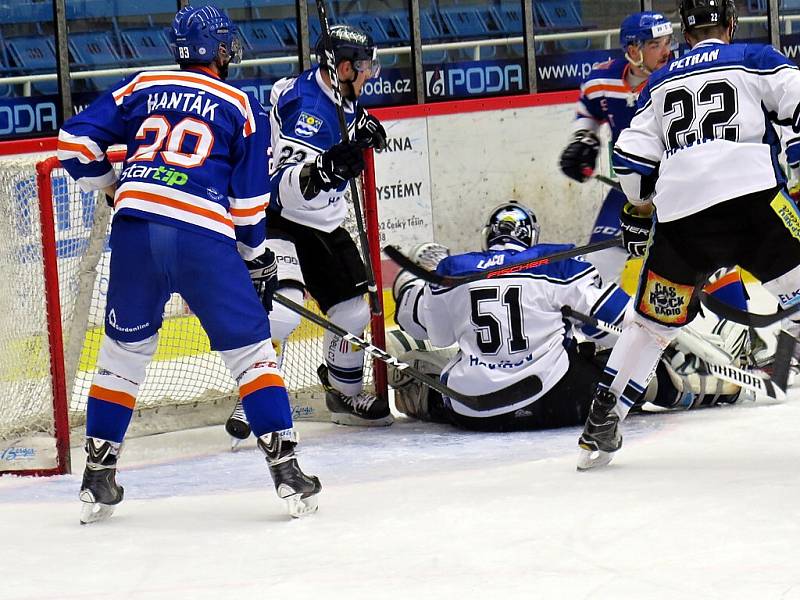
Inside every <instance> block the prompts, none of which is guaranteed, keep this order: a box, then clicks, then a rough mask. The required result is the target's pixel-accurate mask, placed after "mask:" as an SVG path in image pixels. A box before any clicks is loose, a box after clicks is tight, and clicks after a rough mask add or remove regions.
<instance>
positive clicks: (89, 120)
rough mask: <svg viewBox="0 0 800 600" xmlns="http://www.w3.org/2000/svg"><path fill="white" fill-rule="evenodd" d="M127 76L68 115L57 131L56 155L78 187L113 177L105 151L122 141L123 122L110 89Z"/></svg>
mask: <svg viewBox="0 0 800 600" xmlns="http://www.w3.org/2000/svg"><path fill="white" fill-rule="evenodd" d="M127 83H128V80H126V81H124V82H122V83H121V84H119V85H118V86H116V87H115V88H113V89H111V90H108V91H107V92H105V93H104V94H103V95H102V96H100V97H99V98H98V99H97V100H95V101H94V102H92V103H91V104H90V105H89V106H87V107H86V108H85V109H84V110H83V111H81V112H80V113H78V114H77V115H75V116H74V117H71V118H70V119H68V120H67V121H66V122H65V123H64V125H63V126H62V127H61V131H59V132H58V159H59V160H60V161H61V164H62V165H63V167H64V169H65V170H66V171H67V173H69V174H70V176H71V177H72V178H73V179H75V180H76V181H77V182H78V185H79V186H80V187H81V189H82V190H84V191H86V192H91V191H94V190H98V189H101V188H104V187H107V186H109V185H111V184H113V183H114V182H115V181H116V180H117V176H116V174H115V173H114V168H113V167H112V166H111V163H110V162H109V160H108V158H107V156H106V152H107V150H108V147H109V146H111V145H113V144H124V143H126V141H127V140H126V139H125V122H124V120H123V115H122V110H121V107H120V106H119V105H117V103H116V102H115V101H114V96H113V93H114V91H116V90H117V89H120V88H122V87H124V86H125V85H127Z"/></svg>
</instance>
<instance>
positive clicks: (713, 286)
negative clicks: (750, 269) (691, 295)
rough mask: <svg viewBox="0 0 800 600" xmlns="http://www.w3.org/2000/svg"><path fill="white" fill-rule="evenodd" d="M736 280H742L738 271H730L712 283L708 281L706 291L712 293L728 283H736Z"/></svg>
mask: <svg viewBox="0 0 800 600" xmlns="http://www.w3.org/2000/svg"><path fill="white" fill-rule="evenodd" d="M737 281H739V282H741V281H742V276H741V274H740V273H739V271H731V272H730V273H728V274H727V275H724V276H722V277H720V278H719V279H717V280H716V281H715V282H714V283H709V284H708V285H707V286H706V287H705V288H703V289H704V290H705V292H706V293H708V294H713V293H714V292H716V291H717V290H720V289H722V288H724V287H725V286H726V285H730V284H732V283H736V282H737Z"/></svg>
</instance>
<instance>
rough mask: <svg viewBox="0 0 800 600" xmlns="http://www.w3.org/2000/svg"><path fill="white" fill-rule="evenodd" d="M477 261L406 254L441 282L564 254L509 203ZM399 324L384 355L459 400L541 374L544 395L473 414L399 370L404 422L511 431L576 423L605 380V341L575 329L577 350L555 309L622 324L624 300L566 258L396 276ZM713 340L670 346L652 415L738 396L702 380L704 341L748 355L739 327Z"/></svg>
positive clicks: (486, 234)
mask: <svg viewBox="0 0 800 600" xmlns="http://www.w3.org/2000/svg"><path fill="white" fill-rule="evenodd" d="M482 237H483V239H482V242H483V248H484V250H483V251H482V252H470V253H467V254H461V255H454V256H451V255H450V253H449V251H448V250H447V248H445V247H443V246H441V245H438V244H434V243H428V244H422V245H421V246H418V247H417V248H416V249H415V251H414V256H413V258H415V260H416V261H417V262H418V264H420V265H422V266H424V267H425V268H428V269H436V270H437V272H438V273H440V274H447V275H466V274H470V273H476V272H480V270H481V269H484V268H486V267H490V266H496V265H498V264H511V263H512V262H524V261H525V260H529V259H532V258H535V257H539V256H546V255H548V254H552V253H553V252H554V251H558V250H562V249H564V248H565V246H563V245H552V244H539V243H538V237H539V224H538V223H537V221H536V217H535V216H534V214H533V212H532V211H531V210H530V209H528V208H526V207H524V206H522V205H521V204H517V203H513V202H510V203H506V204H502V205H500V206H498V207H497V208H495V209H494V210H493V211H492V212H491V213H490V215H489V218H488V220H487V223H486V225H485V227H484V228H483V231H482ZM393 294H394V296H395V301H396V304H397V312H396V316H395V318H396V320H397V323H398V324H399V325H400V326H401V327H402V329H403V331H391V332H389V333H388V336H387V344H388V350H389V351H390V352H391V353H393V354H396V355H399V357H400V359H401V360H403V361H406V362H410V363H411V364H413V365H414V366H415V368H417V369H419V370H421V371H423V372H426V373H428V374H430V375H435V376H441V379H442V381H443V382H444V383H446V384H447V385H448V386H450V387H451V388H453V389H455V390H457V391H464V392H467V391H469V392H470V393H473V394H474V393H487V392H492V391H496V390H500V389H502V388H504V387H507V386H508V385H510V384H512V383H514V382H515V381H518V380H520V379H523V378H525V377H529V376H530V375H532V374H534V375H537V376H538V377H539V378H540V379H541V381H542V383H543V387H542V391H541V392H540V393H539V394H537V395H535V396H533V397H531V398H528V399H525V400H524V401H521V402H518V403H516V404H510V405H507V406H503V407H501V408H496V409H493V410H473V409H470V408H469V407H466V406H464V405H463V404H461V403H459V402H457V401H455V400H453V399H450V398H442V396H441V395H440V394H438V393H437V392H435V391H433V390H430V389H428V388H427V387H425V386H424V385H421V384H419V383H418V382H416V381H414V380H413V379H411V378H408V377H406V376H404V375H403V373H402V371H395V370H391V371H390V384H391V385H392V386H393V387H394V388H395V403H396V406H397V409H398V410H399V411H400V412H402V413H405V414H406V415H408V416H411V417H414V418H417V419H421V420H426V421H435V422H441V423H451V424H453V425H455V426H457V427H462V428H466V429H474V430H488V431H511V430H520V429H540V428H551V427H565V426H576V425H580V424H581V423H582V422H583V421H584V420H585V418H586V416H587V415H588V412H589V407H590V404H591V399H592V393H593V390H594V384H595V381H596V380H597V378H598V377H599V376H600V374H602V372H603V367H604V365H605V361H606V359H607V356H608V353H607V351H603V350H601V351H599V352H597V351H595V346H596V345H598V344H599V345H605V346H608V345H611V344H612V343H613V340H614V338H613V336H610V335H608V334H606V333H605V332H603V331H601V330H600V329H598V328H595V327H593V326H591V325H587V324H583V323H580V324H577V328H578V330H579V331H580V334H581V335H582V336H583V337H584V338H586V340H587V343H582V344H578V343H577V341H576V339H575V337H574V335H573V333H574V329H575V327H576V322H573V321H571V320H569V319H565V318H564V317H563V315H562V310H561V309H562V307H563V306H565V305H567V306H570V307H572V308H573V309H575V310H577V311H580V312H583V313H587V314H589V315H591V316H594V317H596V318H598V319H600V320H601V321H604V322H607V323H610V324H618V323H620V322H621V321H622V319H623V316H624V313H625V311H626V309H627V307H628V305H629V300H630V298H629V296H628V295H627V294H626V293H625V292H623V291H622V290H621V289H620V288H619V287H618V286H617V285H616V284H613V283H604V282H603V281H602V279H601V277H600V275H599V274H598V272H597V270H596V269H595V268H594V267H593V266H592V264H591V263H590V262H588V261H586V260H577V259H569V260H565V261H560V262H556V263H553V264H548V265H544V266H539V267H535V268H532V269H528V270H527V271H524V272H521V273H514V274H511V275H507V276H503V277H499V278H493V279H491V280H481V281H476V282H471V283H467V284H464V285H461V286H458V287H453V288H437V287H436V286H432V285H431V284H426V283H425V282H423V281H421V280H419V279H416V278H415V277H414V276H412V275H411V274H410V273H408V272H404V271H401V272H400V273H399V274H398V276H397V278H396V280H395V282H394V286H393ZM717 331H719V332H720V333H721V334H722V336H720V335H708V336H707V340H706V341H704V342H702V341H701V342H698V341H697V339H696V338H695V337H692V338H687V339H685V341H684V343H683V344H682V343H681V341H682V340H679V341H678V343H676V345H675V346H674V347H673V348H672V349H671V351H670V353H669V355H668V356H667V357H666V358H665V360H664V361H662V362H661V364H660V365H659V367H658V369H657V377H656V378H654V380H653V383H652V385H651V386H650V387H649V388H648V392H647V394H646V395H645V397H644V399H643V403H644V401H647V402H648V403H649V404H650V406H654V407H658V409H671V408H684V409H685V408H694V407H698V406H712V405H714V404H717V403H719V402H723V403H732V402H736V401H737V399H738V398H739V394H740V389H739V387H738V386H736V385H733V384H730V383H725V382H723V381H720V380H718V379H716V378H714V377H710V376H708V375H707V374H706V373H705V372H704V369H703V360H702V359H701V358H700V357H699V356H698V355H697V354H695V353H694V352H698V353H700V354H702V352H703V350H704V349H705V346H704V344H709V345H711V346H712V347H711V348H710V349H709V350H708V351H709V352H710V353H711V354H714V355H716V354H717V352H716V350H717V349H718V348H722V349H723V350H724V351H725V352H727V353H729V354H730V355H733V356H736V357H741V356H743V355H744V354H746V352H747V348H746V344H745V341H746V339H747V337H746V335H745V334H746V328H743V327H739V326H737V325H736V324H733V323H724V324H722V326H720V327H718V328H717Z"/></svg>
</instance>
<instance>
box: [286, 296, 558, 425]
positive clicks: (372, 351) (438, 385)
mask: <svg viewBox="0 0 800 600" xmlns="http://www.w3.org/2000/svg"><path fill="white" fill-rule="evenodd" d="M272 299H273V300H274V301H275V302H277V303H278V304H282V305H283V306H285V307H286V308H288V309H289V310H291V311H293V312H296V313H297V314H298V315H300V316H302V317H305V318H306V319H308V320H309V321H311V322H312V323H315V324H316V325H319V326H320V327H322V328H323V329H327V330H328V331H330V332H331V333H334V334H336V335H338V336H340V337H343V338H344V339H345V340H347V341H348V342H350V343H351V344H353V345H354V346H358V347H359V348H362V349H363V350H364V351H365V352H366V353H367V354H369V355H370V356H371V357H373V358H377V359H378V360H381V361H383V362H385V363H386V364H389V365H391V366H393V367H394V368H395V369H399V370H401V371H403V373H406V374H408V375H410V376H411V377H413V378H414V379H416V380H417V381H419V382H420V383H422V384H424V385H427V386H428V387H429V388H431V389H433V390H436V391H437V392H439V393H440V394H442V395H443V396H447V397H449V398H452V399H453V400H457V401H459V402H461V404H463V405H464V406H466V407H468V408H471V409H472V410H477V411H484V410H494V409H496V408H502V407H504V406H510V405H512V404H516V403H517V402H521V401H522V400H525V399H526V398H530V397H531V396H535V395H536V394H538V393H539V392H541V391H542V381H541V380H540V379H539V378H538V377H537V376H536V375H531V376H530V377H527V378H525V379H522V380H521V381H518V382H516V383H513V384H511V385H510V386H508V387H506V388H503V389H502V390H497V391H496V392H491V393H489V394H482V395H479V396H468V395H466V394H462V393H461V392H457V391H455V390H454V389H451V388H449V387H448V386H446V385H445V384H443V383H442V382H441V381H439V380H438V379H435V378H434V377H431V376H430V375H426V374H425V373H422V372H421V371H418V370H417V369H415V368H414V367H412V366H411V365H409V364H408V363H404V362H402V361H401V360H400V359H398V358H395V357H394V356H392V355H391V354H389V353H388V352H386V351H385V350H381V349H380V348H378V347H376V346H373V345H372V344H370V343H369V342H367V341H366V340H364V339H362V338H360V337H358V336H357V335H353V334H352V333H348V332H347V331H345V330H344V329H342V328H341V327H339V326H338V325H335V324H333V323H331V322H330V321H329V320H328V319H325V318H324V317H321V316H319V315H317V314H315V313H313V312H311V311H310V310H308V309H307V308H306V307H305V306H301V305H300V304H297V303H296V302H292V301H291V300H289V299H288V298H286V297H285V296H282V295H281V294H274V295H273V296H272Z"/></svg>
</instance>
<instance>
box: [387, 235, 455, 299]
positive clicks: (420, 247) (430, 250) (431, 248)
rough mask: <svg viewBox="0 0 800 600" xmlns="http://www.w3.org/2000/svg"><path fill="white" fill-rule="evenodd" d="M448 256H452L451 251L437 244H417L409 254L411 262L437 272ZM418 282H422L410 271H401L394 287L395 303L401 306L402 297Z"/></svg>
mask: <svg viewBox="0 0 800 600" xmlns="http://www.w3.org/2000/svg"><path fill="white" fill-rule="evenodd" d="M448 256H450V249H449V248H448V247H447V246H442V245H441V244H437V243H436V242H425V243H422V244H417V245H416V246H414V247H413V248H412V249H411V252H409V254H408V257H409V258H410V259H411V260H413V261H414V262H415V263H417V264H418V265H419V266H420V267H423V268H424V269H427V270H428V271H435V270H436V267H438V266H439V263H440V262H442V260H444V259H445V258H447V257H448ZM416 281H422V280H421V279H418V278H417V277H416V276H414V275H412V274H411V273H409V272H408V271H400V272H399V273H398V274H397V277H395V280H394V284H393V285H392V296H393V297H394V301H395V303H398V304H399V302H400V299H401V297H402V295H403V294H404V293H405V292H406V291H407V290H408V289H409V286H410V285H411V284H412V283H414V282H416ZM422 283H423V284H424V283H425V282H424V281H423V282H422Z"/></svg>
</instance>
